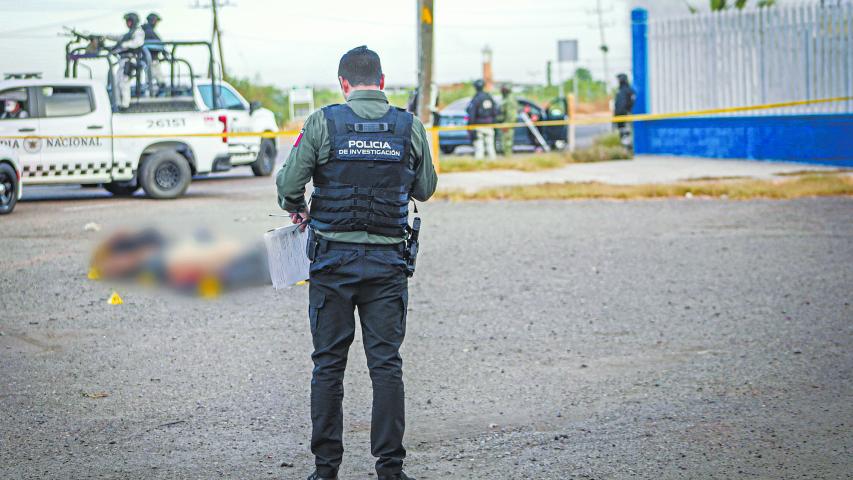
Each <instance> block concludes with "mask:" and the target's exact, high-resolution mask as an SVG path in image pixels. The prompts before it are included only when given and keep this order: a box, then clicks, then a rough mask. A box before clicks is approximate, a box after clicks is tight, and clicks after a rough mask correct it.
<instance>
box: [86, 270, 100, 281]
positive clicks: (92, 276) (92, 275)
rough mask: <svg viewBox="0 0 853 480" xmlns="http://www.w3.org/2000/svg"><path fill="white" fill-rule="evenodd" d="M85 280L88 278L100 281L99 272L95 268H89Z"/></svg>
mask: <svg viewBox="0 0 853 480" xmlns="http://www.w3.org/2000/svg"><path fill="white" fill-rule="evenodd" d="M86 278H88V279H89V280H100V279H101V272H100V271H99V270H98V268H97V267H90V268H89V273H88V274H86Z"/></svg>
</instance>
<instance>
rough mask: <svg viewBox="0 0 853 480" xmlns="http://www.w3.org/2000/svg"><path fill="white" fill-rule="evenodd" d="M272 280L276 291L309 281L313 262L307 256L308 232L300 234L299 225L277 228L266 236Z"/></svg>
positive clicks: (265, 241)
mask: <svg viewBox="0 0 853 480" xmlns="http://www.w3.org/2000/svg"><path fill="white" fill-rule="evenodd" d="M264 243H265V244H266V246H267V259H268V260H269V264H270V278H272V286H273V287H275V288H276V289H279V288H284V287H289V286H291V285H293V284H294V283H296V282H301V281H303V280H307V279H308V267H309V265H310V263H311V262H309V261H308V256H307V255H306V254H305V246H306V245H307V243H308V231H307V229H306V231H304V232H300V231H299V225H298V224H297V225H288V226H286V227H280V228H276V229H275V230H270V231H268V232H267V233H265V234H264Z"/></svg>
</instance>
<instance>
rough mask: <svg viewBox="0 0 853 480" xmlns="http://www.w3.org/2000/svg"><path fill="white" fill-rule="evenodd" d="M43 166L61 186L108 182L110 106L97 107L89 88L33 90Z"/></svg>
mask: <svg viewBox="0 0 853 480" xmlns="http://www.w3.org/2000/svg"><path fill="white" fill-rule="evenodd" d="M36 95H37V97H38V104H39V114H40V115H39V133H40V134H41V135H44V136H46V137H50V138H45V139H44V140H42V142H43V146H42V151H41V155H42V163H43V164H44V168H46V169H48V171H49V172H50V174H49V176H50V177H55V180H53V181H55V182H58V183H59V182H61V183H76V182H78V181H79V182H80V183H100V182H105V181H109V180H110V169H111V168H112V140H111V139H109V138H102V137H100V136H101V135H108V134H109V133H110V115H111V110H110V106H109V105H96V104H95V96H94V94H93V92H92V89H91V87H89V86H86V85H52V86H42V87H38V88H36Z"/></svg>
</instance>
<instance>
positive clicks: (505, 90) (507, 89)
mask: <svg viewBox="0 0 853 480" xmlns="http://www.w3.org/2000/svg"><path fill="white" fill-rule="evenodd" d="M511 91H512V85H510V84H508V83H505V84H503V85H501V93H502V94H504V95H506V94H508V93H509V92H511Z"/></svg>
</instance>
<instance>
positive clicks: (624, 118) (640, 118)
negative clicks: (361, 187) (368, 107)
mask: <svg viewBox="0 0 853 480" xmlns="http://www.w3.org/2000/svg"><path fill="white" fill-rule="evenodd" d="M847 101H853V97H832V98H819V99H815V100H798V101H793V102H779V103H767V104H763V105H748V106H743V107H727V108H712V109H707V110H692V111H687V112H673V113H644V114H638V115H617V116H612V115H608V116H587V117H578V118H574V119H566V120H540V121H537V122H531V123H532V124H533V125H536V126H538V127H554V126H562V125H594V124H599V123H614V122H647V121H653V120H668V119H673V118H684V117H699V116H706V115H719V114H723V113H736V112H753V111H758V110H770V109H774V108H786V107H797V106H803V105H816V104H821V103H834V102H847ZM525 126H527V124H525V123H522V122H516V123H488V124H478V125H454V126H445V127H435V126H434V127H429V128H428V130H430V131H431V132H450V131H459V130H474V129H477V128H515V127H525ZM299 132H300V131H299V130H279V131H276V132H270V131H267V132H218V133H138V134H112V135H107V134H100V135H2V136H0V139H17V140H42V139H52V138H69V139H73V138H103V139H106V138H112V139H116V138H119V139H134V138H137V139H142V138H205V137H218V138H223V137H227V138H241V137H261V138H275V137H295V136H297V135H299Z"/></svg>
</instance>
